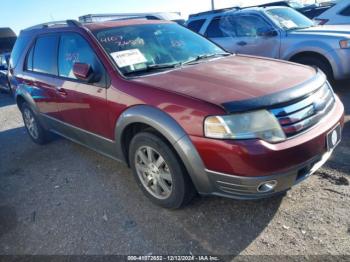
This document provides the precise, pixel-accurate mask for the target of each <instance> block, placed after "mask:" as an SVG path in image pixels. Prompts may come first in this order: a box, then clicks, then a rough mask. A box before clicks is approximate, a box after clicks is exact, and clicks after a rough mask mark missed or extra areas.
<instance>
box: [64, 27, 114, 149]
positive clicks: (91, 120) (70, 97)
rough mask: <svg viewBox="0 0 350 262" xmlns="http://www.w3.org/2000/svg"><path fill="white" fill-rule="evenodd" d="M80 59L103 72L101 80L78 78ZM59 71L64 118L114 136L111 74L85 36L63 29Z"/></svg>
mask: <svg viewBox="0 0 350 262" xmlns="http://www.w3.org/2000/svg"><path fill="white" fill-rule="evenodd" d="M76 62H79V63H85V64H88V65H90V67H91V69H92V71H93V72H94V73H95V74H97V75H100V80H99V81H98V82H95V83H87V82H84V81H82V80H79V79H77V77H76V76H75V75H74V73H73V65H74V63H76ZM58 74H59V83H58V86H59V90H60V92H61V93H62V97H63V101H62V103H60V111H61V114H62V117H63V121H64V122H65V123H67V124H69V125H71V126H72V127H73V128H74V127H75V128H78V129H82V130H84V131H88V132H90V133H93V134H96V135H99V136H102V137H108V136H110V134H111V130H110V129H111V126H110V121H109V115H110V112H109V107H108V103H107V87H108V84H107V83H108V80H107V79H108V76H107V73H106V70H105V68H104V66H103V64H102V63H101V62H100V60H99V59H98V57H97V55H96V54H95V52H94V50H93V49H92V47H91V46H90V44H89V42H88V41H87V40H86V39H85V38H84V36H82V35H80V34H78V33H73V32H69V33H68V32H67V33H62V35H61V39H60V45H59V53H58ZM111 139H112V138H111ZM84 143H87V142H84Z"/></svg>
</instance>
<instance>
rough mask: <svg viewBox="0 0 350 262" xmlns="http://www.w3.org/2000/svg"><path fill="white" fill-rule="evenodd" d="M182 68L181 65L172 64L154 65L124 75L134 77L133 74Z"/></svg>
mask: <svg viewBox="0 0 350 262" xmlns="http://www.w3.org/2000/svg"><path fill="white" fill-rule="evenodd" d="M179 66H181V63H172V64H154V65H147V67H145V68H141V69H139V70H134V71H131V72H127V73H124V75H133V74H139V73H147V72H152V71H157V70H163V69H173V68H176V67H179Z"/></svg>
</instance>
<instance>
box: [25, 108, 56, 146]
mask: <svg viewBox="0 0 350 262" xmlns="http://www.w3.org/2000/svg"><path fill="white" fill-rule="evenodd" d="M21 111H22V117H23V121H24V125H25V127H26V130H27V132H28V134H29V136H30V138H31V139H32V140H33V141H34V142H35V143H36V144H39V145H43V144H46V143H47V142H49V141H50V139H51V134H50V132H49V131H47V130H45V129H44V127H43V126H42V125H41V124H40V122H39V121H38V119H37V117H36V115H35V114H34V112H33V110H32V109H31V108H30V107H29V106H28V104H27V103H25V102H24V103H23V104H22V105H21Z"/></svg>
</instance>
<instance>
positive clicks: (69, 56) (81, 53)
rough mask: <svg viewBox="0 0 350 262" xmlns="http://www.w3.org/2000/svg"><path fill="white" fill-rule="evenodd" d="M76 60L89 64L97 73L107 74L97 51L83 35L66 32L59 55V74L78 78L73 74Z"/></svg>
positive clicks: (62, 37)
mask: <svg viewBox="0 0 350 262" xmlns="http://www.w3.org/2000/svg"><path fill="white" fill-rule="evenodd" d="M76 62H79V63H85V64H89V65H90V66H91V67H92V70H93V72H95V73H96V74H101V75H104V74H105V72H104V68H103V66H102V64H101V63H100V61H99V60H98V58H97V56H96V55H95V52H94V51H93V50H92V49H91V47H90V45H89V44H88V43H87V42H86V40H85V39H84V38H83V37H82V36H80V35H78V34H75V33H69V34H64V35H62V36H61V41H60V47H59V55H58V72H59V75H60V76H62V77H67V78H72V79H77V78H76V77H75V75H74V74H73V65H74V63H76ZM102 79H104V77H102ZM102 81H104V80H102Z"/></svg>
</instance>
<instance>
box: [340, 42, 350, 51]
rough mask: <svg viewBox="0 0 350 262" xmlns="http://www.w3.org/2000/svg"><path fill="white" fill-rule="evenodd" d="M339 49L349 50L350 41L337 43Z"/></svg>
mask: <svg viewBox="0 0 350 262" xmlns="http://www.w3.org/2000/svg"><path fill="white" fill-rule="evenodd" d="M339 45H340V48H344V49H345V48H350V40H341V41H340V42H339Z"/></svg>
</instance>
